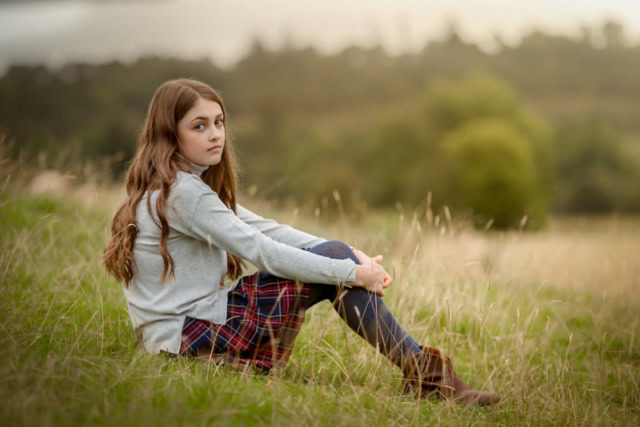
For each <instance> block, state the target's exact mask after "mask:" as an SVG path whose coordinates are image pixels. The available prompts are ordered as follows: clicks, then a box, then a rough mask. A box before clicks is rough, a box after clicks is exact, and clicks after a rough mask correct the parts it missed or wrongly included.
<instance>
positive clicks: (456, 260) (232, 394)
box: [0, 164, 640, 426]
mask: <svg viewBox="0 0 640 427" xmlns="http://www.w3.org/2000/svg"><path fill="white" fill-rule="evenodd" d="M0 172H2V174H1V176H0V179H2V184H0V191H1V194H0V236H1V242H0V251H1V252H0V280H1V287H0V305H1V306H0V361H1V363H0V384H1V387H0V400H1V401H2V402H3V403H2V405H0V424H2V425H6V426H9V425H88V424H90V425H140V424H143V423H144V424H147V423H149V424H153V425H183V424H189V425H209V424H215V425H255V424H257V425H261V424H279V425H289V424H300V425H390V424H393V425H395V424H411V425H414V424H415V425H418V424H438V423H440V424H444V425H468V424H479V425H482V424H505V425H511V424H534V425H565V424H569V425H575V424H584V425H611V424H618V425H634V424H635V425H638V424H639V423H640V389H639V386H638V384H639V383H640V337H639V336H638V335H639V332H640V310H638V306H639V304H640V292H639V291H638V288H639V286H640V279H639V278H638V277H639V276H640V263H639V262H638V254H639V253H640V220H638V219H635V218H625V217H619V216H610V217H606V218H597V219H596V218H554V219H552V220H551V222H550V226H549V228H548V229H547V230H545V231H543V232H538V233H530V232H520V231H511V232H506V233H505V232H497V231H491V229H490V230H489V231H484V232H483V231H473V230H471V229H470V228H469V227H467V226H466V225H465V224H464V223H463V222H456V215H455V212H454V213H453V214H452V215H448V214H447V213H445V212H429V215H427V212H426V211H424V212H415V213H414V212H400V211H398V210H394V211H392V212H367V214H366V216H365V217H363V218H358V219H356V218H355V217H354V216H352V215H351V214H350V212H349V211H348V210H347V209H344V208H343V209H340V210H339V212H341V214H340V215H339V216H337V217H334V218H332V219H331V220H329V218H325V212H324V210H323V209H318V210H316V209H313V207H310V208H307V207H304V208H303V207H296V206H295V205H291V206H277V207H276V206H274V205H273V204H271V203H269V202H268V201H265V200H258V199H253V198H251V197H244V198H242V199H241V201H242V202H243V203H244V204H245V205H247V206H248V207H250V208H251V209H253V210H254V211H256V212H257V213H259V214H261V215H263V216H265V217H271V218H275V219H277V220H279V221H281V222H285V223H290V224H292V225H294V226H296V227H298V228H301V229H303V230H306V231H309V232H312V233H314V234H317V235H321V236H323V237H326V238H330V239H340V240H344V241H345V242H347V243H350V244H351V245H355V246H357V247H359V248H361V249H363V250H364V251H365V252H367V253H369V254H370V255H376V254H378V253H381V254H383V255H384V256H385V260H384V261H383V265H384V266H385V268H387V270H388V271H390V272H392V273H393V275H394V277H395V279H394V283H393V285H392V286H391V287H390V288H389V289H388V290H387V294H386V296H385V301H386V303H387V305H389V306H390V307H391V310H392V311H393V313H394V314H395V315H396V317H397V318H398V319H399V320H400V322H401V323H402V324H403V325H404V326H405V327H406V328H407V329H408V330H409V332H410V333H411V334H412V335H413V336H414V337H415V338H416V339H417V340H418V341H419V342H421V343H423V344H426V345H431V346H436V347H439V348H442V349H443V350H445V351H446V353H447V354H449V355H450V356H451V357H452V358H453V361H454V366H455V368H456V370H457V371H458V372H459V373H460V375H461V376H462V377H463V378H464V379H465V380H467V382H469V383H470V384H471V385H472V386H475V387H478V388H483V389H488V390H492V391H496V392H498V393H500V394H501V395H502V396H503V397H504V401H503V402H502V404H501V405H499V406H497V407H495V408H489V409H487V408H474V407H461V406H455V405H452V404H449V403H443V402H438V401H436V400H423V401H417V400H415V399H414V398H411V397H408V396H404V395H402V394H401V392H400V382H401V373H400V371H399V370H398V369H397V368H395V367H394V366H392V365H391V364H390V363H388V362H387V361H386V359H384V358H383V357H381V356H379V355H378V354H377V352H376V351H375V349H373V348H371V347H369V346H368V345H367V344H366V343H365V342H364V341H363V340H361V339H360V338H359V337H358V336H356V335H355V334H353V333H352V332H351V331H350V330H349V329H348V328H347V327H346V325H345V324H343V323H342V322H341V320H340V319H339V317H338V316H337V315H336V313H335V312H334V311H333V310H332V308H331V307H330V305H329V304H328V303H327V302H324V303H321V304H319V305H318V306H316V307H314V308H313V309H311V310H310V311H308V312H307V318H306V322H305V325H304V327H303V330H302V332H301V334H300V336H299V338H298V340H297V342H296V348H295V351H294V353H293V355H292V358H291V360H290V363H289V365H288V366H287V368H286V369H284V370H282V371H280V372H276V373H274V374H273V375H270V376H260V375H255V374H251V373H238V372H236V371H233V370H231V369H230V368H225V367H217V366H215V365H212V364H206V363H204V362H199V361H190V360H183V359H178V360H171V359H168V358H165V357H161V356H150V355H146V354H144V353H143V352H141V350H140V348H139V347H138V346H137V344H136V341H135V338H134V335H133V332H132V330H131V326H130V323H129V317H128V314H127V310H126V305H125V301H124V296H123V293H122V290H121V287H120V285H119V284H118V283H116V282H115V281H114V280H113V279H112V278H110V277H107V276H106V275H105V273H104V272H103V270H102V268H101V254H102V250H103V247H104V242H105V239H106V236H107V227H108V222H109V219H110V216H111V215H112V213H113V211H114V209H115V207H116V204H117V203H118V201H119V200H120V199H121V197H122V193H121V191H120V190H119V189H118V188H114V187H113V186H109V185H106V184H96V183H95V182H90V181H85V182H83V183H76V184H73V185H67V186H65V185H64V182H66V181H65V180H64V178H60V177H59V176H57V175H55V174H51V175H47V176H45V177H44V178H42V177H41V178H40V181H32V180H31V178H32V177H31V176H28V174H24V173H21V172H20V171H19V170H16V169H13V168H9V167H8V166H7V164H5V165H4V166H3V169H0ZM56 180H58V181H60V182H59V183H58V184H56V182H57V181H56ZM38 182H40V183H39V184H38ZM43 183H44V184H55V185H53V186H52V187H50V188H47V186H46V185H44V184H43ZM331 203H332V204H334V205H335V204H339V197H336V198H334V199H333V200H331ZM436 217H437V218H436Z"/></svg>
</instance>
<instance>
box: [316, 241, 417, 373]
mask: <svg viewBox="0 0 640 427" xmlns="http://www.w3.org/2000/svg"><path fill="white" fill-rule="evenodd" d="M304 250H306V251H310V252H313V253H315V254H318V255H322V256H325V257H327V258H334V259H346V258H350V259H352V260H353V261H354V262H355V263H356V264H360V260H358V258H357V257H356V256H355V254H354V253H353V251H352V250H351V248H350V247H349V246H347V245H346V244H345V243H343V242H341V241H339V240H331V241H328V242H324V243H321V244H319V245H317V246H314V247H312V248H305V249H304ZM306 284H307V285H309V287H310V291H309V298H308V299H307V303H306V305H305V308H309V307H311V306H313V305H315V304H317V303H319V302H320V301H324V300H329V301H330V302H331V303H332V305H333V308H334V309H335V310H336V311H337V312H338V314H339V315H340V317H341V318H342V320H344V321H345V322H346V323H347V325H349V327H350V328H351V329H352V330H353V331H355V332H356V333H357V334H358V335H360V336H361V337H362V338H364V339H365V340H367V342H368V343H369V344H371V345H372V346H374V347H377V348H379V349H380V352H381V353H382V354H384V355H385V356H386V357H387V358H388V359H389V360H391V361H392V362H393V363H395V364H396V365H398V366H400V367H402V362H403V360H404V359H406V358H407V357H409V356H411V355H413V354H417V353H420V347H418V344H417V343H416V341H415V340H414V339H413V338H411V336H410V335H409V334H408V333H407V331H405V330H404V329H403V328H402V326H400V325H399V324H398V322H397V321H396V319H395V318H394V317H393V315H392V314H391V312H390V311H389V309H388V308H387V306H386V305H385V303H384V302H383V301H382V298H380V296H379V295H378V294H375V293H370V292H368V291H366V290H364V289H363V288H359V287H353V288H342V287H338V286H332V285H326V284H322V283H306Z"/></svg>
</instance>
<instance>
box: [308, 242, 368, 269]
mask: <svg viewBox="0 0 640 427" xmlns="http://www.w3.org/2000/svg"><path fill="white" fill-rule="evenodd" d="M310 251H311V252H313V253H314V254H317V255H322V256H324V257H327V258H333V259H347V258H350V259H352V260H353V261H354V262H355V263H356V264H360V260H358V258H357V257H356V256H355V254H354V253H353V251H352V250H351V248H350V247H349V245H347V244H346V243H344V242H342V241H340V240H329V241H327V242H324V243H321V244H319V245H317V246H314V247H313V248H311V249H310Z"/></svg>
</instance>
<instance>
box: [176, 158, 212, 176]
mask: <svg viewBox="0 0 640 427" xmlns="http://www.w3.org/2000/svg"><path fill="white" fill-rule="evenodd" d="M176 155H177V156H178V157H180V158H182V159H184V160H186V161H187V163H189V166H191V172H193V173H194V174H195V175H198V176H200V175H202V174H203V173H204V171H206V170H207V169H209V167H210V166H209V165H206V166H202V165H199V164H197V163H193V162H192V161H191V160H189V159H187V158H186V157H185V156H183V155H182V154H180V153H176Z"/></svg>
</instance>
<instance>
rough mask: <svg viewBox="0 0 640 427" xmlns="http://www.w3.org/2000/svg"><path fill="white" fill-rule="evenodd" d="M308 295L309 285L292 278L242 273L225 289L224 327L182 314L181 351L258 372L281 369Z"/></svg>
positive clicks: (296, 332)
mask: <svg viewBox="0 0 640 427" xmlns="http://www.w3.org/2000/svg"><path fill="white" fill-rule="evenodd" d="M308 295H309V287H308V286H307V285H305V284H303V283H300V282H296V281H295V280H290V279H283V278H281V277H276V276H273V275H271V274H268V273H262V272H258V273H255V274H253V275H249V276H244V277H242V278H241V279H240V282H239V283H238V284H237V285H236V287H235V288H234V289H233V290H232V291H231V292H229V301H228V303H227V322H226V323H225V324H224V325H215V324H212V323H210V322H207V321H204V320H199V319H193V318H191V317H187V318H186V320H185V323H184V327H183V329H182V344H181V347H180V353H181V354H183V355H187V356H196V355H198V353H200V354H203V353H204V354H207V355H208V354H214V355H216V356H219V355H221V356H222V357H218V358H219V359H220V360H222V361H226V362H230V363H231V364H235V365H238V364H239V365H251V366H253V367H254V368H255V369H256V370H257V371H259V372H268V371H269V370H270V369H271V368H273V367H274V366H278V367H282V366H284V365H286V363H287V361H288V360H289V356H290V355H291V350H292V349H293V344H294V342H295V339H296V336H297V335H298V332H299V331H300V328H301V327H302V323H303V321H304V309H303V302H304V301H305V299H306V298H307V297H308ZM201 346H202V347H201ZM198 349H200V352H199V351H198Z"/></svg>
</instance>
